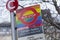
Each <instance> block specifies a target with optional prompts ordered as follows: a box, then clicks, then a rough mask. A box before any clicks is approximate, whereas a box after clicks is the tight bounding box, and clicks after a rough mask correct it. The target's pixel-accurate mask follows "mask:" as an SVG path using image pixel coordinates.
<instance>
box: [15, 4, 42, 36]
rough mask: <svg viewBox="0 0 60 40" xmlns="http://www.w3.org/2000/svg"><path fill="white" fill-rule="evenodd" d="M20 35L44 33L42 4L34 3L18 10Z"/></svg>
mask: <svg viewBox="0 0 60 40" xmlns="http://www.w3.org/2000/svg"><path fill="white" fill-rule="evenodd" d="M16 27H17V31H18V37H25V36H30V35H34V34H40V33H43V29H42V15H41V9H40V5H33V6H29V7H26V8H23V9H18V10H17V11H16Z"/></svg>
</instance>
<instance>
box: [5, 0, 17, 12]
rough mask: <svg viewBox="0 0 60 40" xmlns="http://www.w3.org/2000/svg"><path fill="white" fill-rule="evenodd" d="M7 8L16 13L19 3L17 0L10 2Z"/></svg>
mask: <svg viewBox="0 0 60 40" xmlns="http://www.w3.org/2000/svg"><path fill="white" fill-rule="evenodd" d="M6 8H7V9H8V10H9V11H11V12H12V11H14V10H16V9H17V8H18V1H17V0H8V1H7V3H6Z"/></svg>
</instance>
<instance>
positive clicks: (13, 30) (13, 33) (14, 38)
mask: <svg viewBox="0 0 60 40" xmlns="http://www.w3.org/2000/svg"><path fill="white" fill-rule="evenodd" d="M10 16H11V17H10V18H11V28H12V40H16V34H15V18H14V12H11V13H10Z"/></svg>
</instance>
